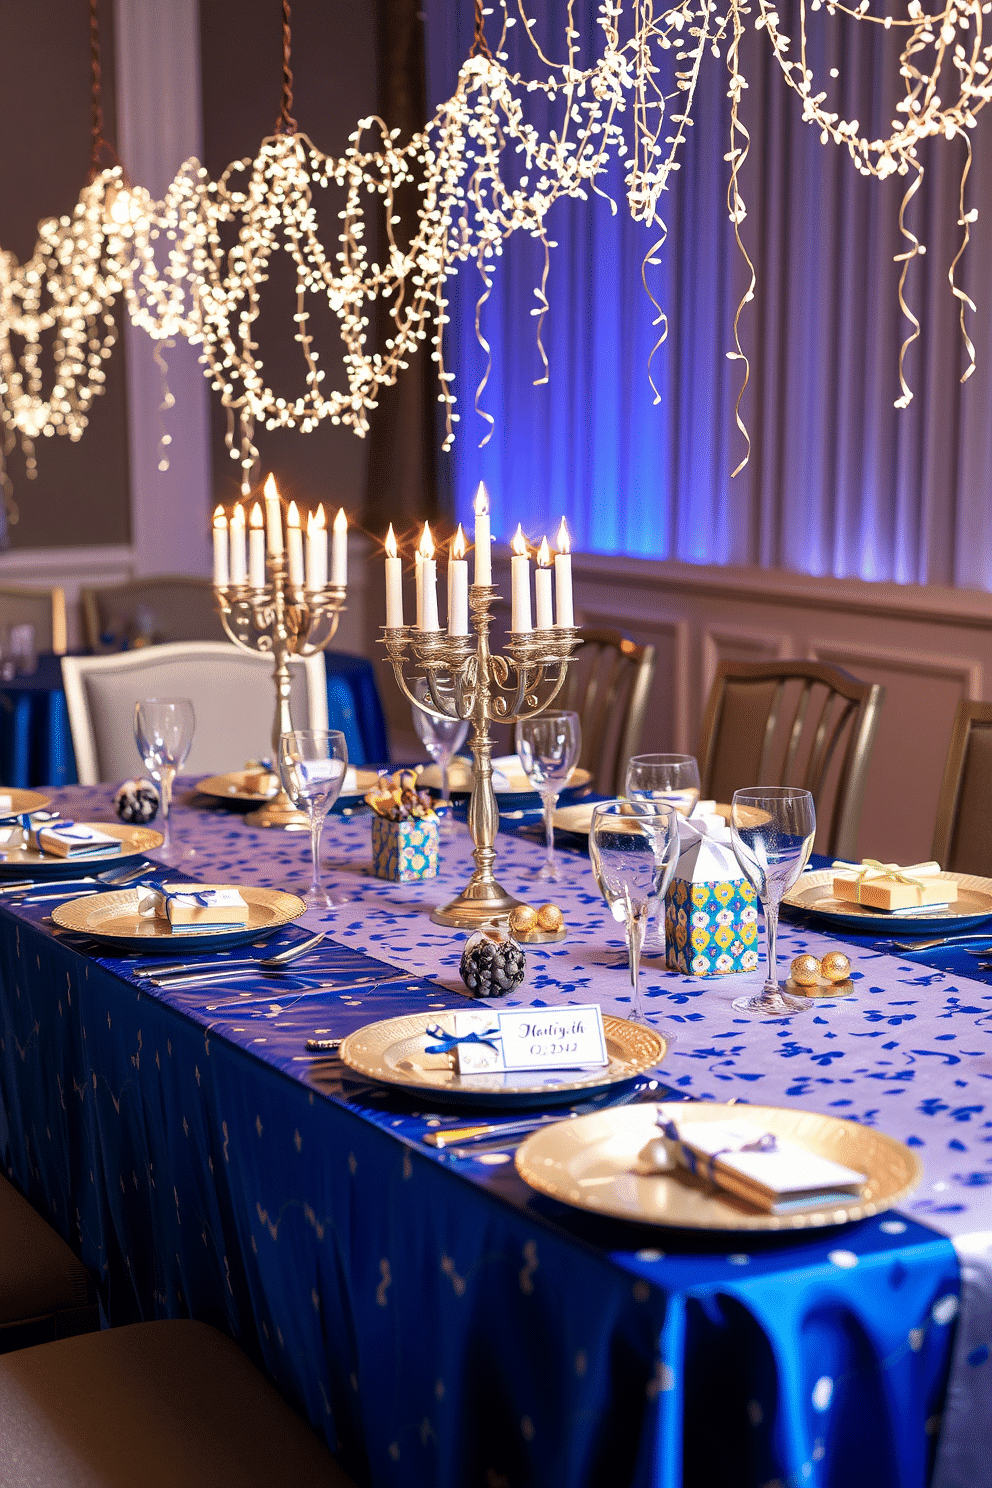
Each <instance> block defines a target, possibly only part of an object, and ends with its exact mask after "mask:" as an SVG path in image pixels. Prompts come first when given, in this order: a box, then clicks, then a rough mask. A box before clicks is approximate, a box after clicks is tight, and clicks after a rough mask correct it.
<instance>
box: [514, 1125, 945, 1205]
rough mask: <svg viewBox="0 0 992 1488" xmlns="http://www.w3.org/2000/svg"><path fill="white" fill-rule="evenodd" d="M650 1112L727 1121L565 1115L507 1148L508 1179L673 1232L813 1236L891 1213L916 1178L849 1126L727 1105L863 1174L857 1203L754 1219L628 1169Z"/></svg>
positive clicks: (884, 1140)
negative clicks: (512, 1173)
mask: <svg viewBox="0 0 992 1488" xmlns="http://www.w3.org/2000/svg"><path fill="white" fill-rule="evenodd" d="M658 1112H662V1113H664V1115H665V1116H666V1117H672V1118H674V1119H675V1120H680V1121H684V1120H687V1119H690V1118H691V1120H693V1121H726V1119H727V1107H726V1106H724V1105H718V1104H717V1103H716V1102H715V1101H678V1102H674V1101H673V1102H670V1103H667V1104H660V1105H657V1106H655V1105H640V1106H623V1107H615V1108H614V1109H612V1110H608V1111H597V1112H595V1113H594V1114H593V1115H591V1116H575V1117H573V1118H572V1119H571V1120H570V1121H557V1122H555V1123H554V1125H553V1126H545V1127H543V1128H542V1129H541V1130H540V1131H538V1132H534V1133H533V1134H532V1135H531V1136H529V1137H528V1138H527V1140H526V1141H525V1142H524V1143H523V1144H522V1145H521V1146H520V1147H519V1148H518V1149H517V1153H516V1158H515V1162H516V1165H517V1172H518V1173H519V1174H520V1176H521V1178H523V1180H524V1182H525V1183H528V1184H529V1185H530V1186H531V1188H535V1189H537V1190H538V1192H539V1193H543V1194H548V1195H549V1196H550V1197H551V1198H553V1199H557V1200H558V1201H559V1202H560V1203H563V1204H571V1205H573V1206H574V1207H575V1208H577V1209H587V1210H591V1211H592V1212H593V1213H596V1214H606V1215H609V1216H611V1217H612V1218H614V1219H627V1220H632V1221H634V1223H636V1224H651V1225H665V1226H667V1227H670V1228H672V1229H678V1230H815V1229H822V1228H823V1227H824V1226H825V1225H837V1224H849V1223H850V1222H851V1221H852V1220H855V1219H867V1218H868V1217H869V1216H870V1215H872V1214H878V1213H880V1212H881V1211H882V1210H885V1209H891V1207H892V1205H893V1204H896V1203H898V1201H899V1200H900V1199H902V1198H905V1196H906V1195H907V1194H908V1193H911V1192H912V1190H913V1189H914V1188H916V1187H917V1185H918V1184H919V1182H920V1180H921V1179H922V1177H923V1168H922V1165H921V1163H920V1161H919V1159H918V1158H917V1157H916V1155H915V1154H914V1153H913V1152H911V1151H910V1149H909V1148H908V1147H906V1146H904V1145H903V1143H902V1142H897V1141H896V1140H895V1138H894V1137H887V1136H886V1135H885V1133H884V1132H879V1131H874V1130H873V1129H872V1128H871V1127H867V1126H859V1125H858V1123H857V1122H856V1121H842V1120H841V1119H840V1118H839V1117H837V1116H822V1115H820V1114H819V1113H817V1112H814V1111H796V1110H789V1109H787V1108H785V1107H782V1106H736V1107H734V1115H735V1117H743V1116H746V1117H748V1118H752V1117H753V1119H754V1121H755V1124H756V1125H758V1126H760V1129H761V1130H762V1131H768V1132H772V1133H773V1134H774V1135H775V1136H776V1137H782V1138H783V1139H785V1138H787V1139H788V1140H789V1141H792V1142H796V1143H797V1144H798V1145H799V1146H802V1147H806V1148H807V1149H808V1150H809V1151H810V1152H814V1153H817V1154H818V1155H819V1156H821V1157H829V1158H832V1159H833V1160H834V1161H835V1162H839V1163H843V1164H844V1165H845V1166H846V1167H850V1168H854V1169H855V1171H856V1172H859V1173H867V1175H868V1182H867V1184H866V1185H865V1187H864V1189H863V1191H862V1194H861V1197H860V1198H852V1199H851V1200H850V1201H849V1202H845V1203H842V1204H838V1203H836V1202H833V1203H830V1204H824V1205H823V1206H822V1207H820V1208H816V1209H804V1210H802V1211H801V1212H799V1213H796V1214H763V1213H761V1212H760V1211H759V1210H756V1209H754V1208H753V1207H752V1206H751V1205H750V1204H748V1203H746V1202H745V1201H744V1200H742V1199H737V1198H735V1197H734V1196H733V1195H732V1194H728V1193H721V1192H720V1190H719V1189H715V1188H713V1187H712V1185H711V1184H709V1183H707V1182H706V1181H705V1179H702V1178H696V1177H693V1176H692V1175H691V1174H690V1173H688V1172H687V1171H684V1170H680V1169H677V1170H675V1171H674V1172H672V1173H661V1174H657V1175H655V1174H651V1175H646V1174H641V1173H637V1172H633V1171H631V1170H632V1169H633V1168H634V1165H635V1163H636V1161H637V1155H638V1153H639V1152H640V1151H641V1149H642V1148H643V1147H644V1146H645V1144H646V1143H647V1142H649V1141H650V1140H651V1138H652V1137H656V1136H657V1135H658V1127H657V1124H656V1119H655V1118H656V1115H657V1113H658Z"/></svg>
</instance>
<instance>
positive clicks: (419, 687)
mask: <svg viewBox="0 0 992 1488" xmlns="http://www.w3.org/2000/svg"><path fill="white" fill-rule="evenodd" d="M434 686H435V688H436V690H437V695H438V697H439V698H440V699H441V701H442V702H443V703H445V704H450V705H451V706H454V700H455V690H454V687H453V686H452V685H451V683H450V682H448V683H447V684H445V683H442V682H435V684H434ZM413 695H414V697H415V698H417V699H418V701H419V702H422V703H426V704H427V706H428V707H429V708H433V707H434V703H433V700H432V698H431V693H430V688H429V687H428V685H427V678H426V677H418V678H417V679H416V681H415V682H414V684H413ZM413 726H414V728H415V729H416V730H417V737H418V738H419V739H420V742H421V744H423V746H424V748H425V749H426V750H427V753H428V754H429V755H430V757H431V759H432V760H433V761H434V763H435V764H437V765H440V767H441V805H442V806H443V807H444V811H443V813H442V815H441V822H440V825H439V827H438V835H439V836H441V837H452V836H454V835H455V833H456V832H457V830H458V828H457V827H456V826H455V823H454V820H453V818H452V816H451V786H450V783H449V780H448V770H449V768H450V766H451V761H452V760H453V759H454V757H455V754H456V752H457V751H458V750H459V749H460V748H461V747H462V745H463V744H464V743H465V738H466V736H467V734H468V719H467V718H435V717H434V715H433V713H425V712H424V710H423V708H417V707H414V709H413Z"/></svg>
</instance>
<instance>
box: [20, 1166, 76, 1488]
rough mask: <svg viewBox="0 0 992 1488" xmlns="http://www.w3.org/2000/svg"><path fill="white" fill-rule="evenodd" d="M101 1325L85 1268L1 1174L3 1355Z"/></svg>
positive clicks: (59, 1236)
mask: <svg viewBox="0 0 992 1488" xmlns="http://www.w3.org/2000/svg"><path fill="white" fill-rule="evenodd" d="M99 1326H100V1309H99V1307H98V1305H97V1300H96V1287H95V1285H94V1282H93V1278H92V1277H91V1276H90V1274H89V1272H88V1271H87V1270H86V1267H85V1266H84V1265H83V1263H82V1261H80V1260H79V1259H78V1257H77V1256H76V1255H74V1253H73V1252H72V1251H71V1250H70V1249H69V1247H68V1245H67V1244H66V1243H65V1241H64V1240H63V1239H62V1237H61V1235H59V1234H57V1233H56V1232H55V1230H53V1229H52V1227H51V1226H50V1225H48V1224H46V1223H45V1221H44V1220H43V1219H42V1217H41V1215H40V1214H38V1213H36V1211H35V1210H34V1209H33V1208H32V1206H31V1205H30V1204H29V1203H28V1201H27V1199H26V1198H25V1197H24V1196H23V1194H21V1193H19V1192H18V1190H17V1189H16V1188H15V1187H14V1185H13V1184H12V1183H9V1182H8V1181H7V1179H6V1178H4V1177H3V1176H2V1175H0V1354H4V1353H7V1352H8V1351H9V1350H10V1349H20V1348H28V1347H30V1346H31V1345H32V1344H36V1343H47V1342H49V1341H50V1340H52V1339H55V1338H68V1337H70V1336H71V1335H72V1334H74V1333H87V1332H90V1331H91V1330H93V1329H96V1328H99ZM2 1462H3V1454H2V1452H0V1463H2ZM3 1481H4V1477H3V1469H2V1467H0V1483H2V1482H3Z"/></svg>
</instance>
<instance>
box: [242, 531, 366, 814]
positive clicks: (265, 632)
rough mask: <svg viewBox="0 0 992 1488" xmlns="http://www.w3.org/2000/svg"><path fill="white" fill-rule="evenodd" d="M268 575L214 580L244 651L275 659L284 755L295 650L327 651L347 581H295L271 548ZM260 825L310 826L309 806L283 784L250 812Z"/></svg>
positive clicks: (277, 724) (275, 742)
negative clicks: (260, 580)
mask: <svg viewBox="0 0 992 1488" xmlns="http://www.w3.org/2000/svg"><path fill="white" fill-rule="evenodd" d="M267 563H268V579H267V582H266V583H265V585H264V586H262V587H253V586H252V585H249V584H247V583H245V584H216V583H215V584H214V594H215V596H216V598H217V608H218V610H219V611H220V618H221V624H222V625H223V627H224V629H225V631H226V632H227V634H228V636H229V637H230V638H231V640H232V641H233V642H234V644H235V645H236V646H240V648H241V650H242V651H254V652H259V653H261V654H263V655H271V656H272V658H273V660H274V662H275V669H274V678H275V686H276V708H275V718H274V720H273V724H272V759H273V763H274V766H275V768H276V769H278V760H279V735H280V734H287V733H289V732H290V730H291V729H292V727H293V724H292V720H291V718H290V714H289V695H290V692H291V690H292V685H293V684H292V678H291V676H290V672H289V658H290V657H291V656H314V655H315V654H316V653H317V652H318V651H323V650H324V648H325V647H326V646H327V644H328V642H329V641H331V639H332V638H333V636H334V633H335V631H336V630H337V628H338V620H339V618H340V615H341V611H342V610H343V609H344V600H345V594H346V592H347V590H346V587H345V585H344V584H325V585H324V587H323V588H321V589H318V590H316V591H310V590H306V589H303V588H301V587H297V586H295V585H291V584H290V583H289V581H288V577H287V568H286V559H285V556H284V555H283V554H273V553H271V552H270V553H269V555H268V559H267ZM246 820H247V821H249V822H250V823H251V825H252V826H255V827H290V828H299V829H300V830H303V829H304V828H306V829H309V826H310V822H309V819H308V817H307V816H306V814H305V812H302V811H297V809H296V807H295V806H294V805H293V803H292V801H291V800H290V799H289V797H288V796H287V794H286V792H285V790H284V789H283V788H282V786H280V787H279V793H278V795H276V796H273V797H272V799H271V800H269V801H266V803H265V805H264V806H262V807H261V808H260V809H259V810H258V811H253V812H252V813H251V814H250V816H248V817H247V818H246Z"/></svg>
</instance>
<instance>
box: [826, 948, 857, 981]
mask: <svg viewBox="0 0 992 1488" xmlns="http://www.w3.org/2000/svg"><path fill="white" fill-rule="evenodd" d="M820 970H821V971H822V973H823V975H824V976H825V977H826V979H827V981H828V982H846V981H847V979H848V977H849V976H850V975H851V962H850V959H849V958H848V957H847V956H845V955H844V952H843V951H828V952H827V954H826V955H825V956H824V958H823V960H822V961H821V962H820Z"/></svg>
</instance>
